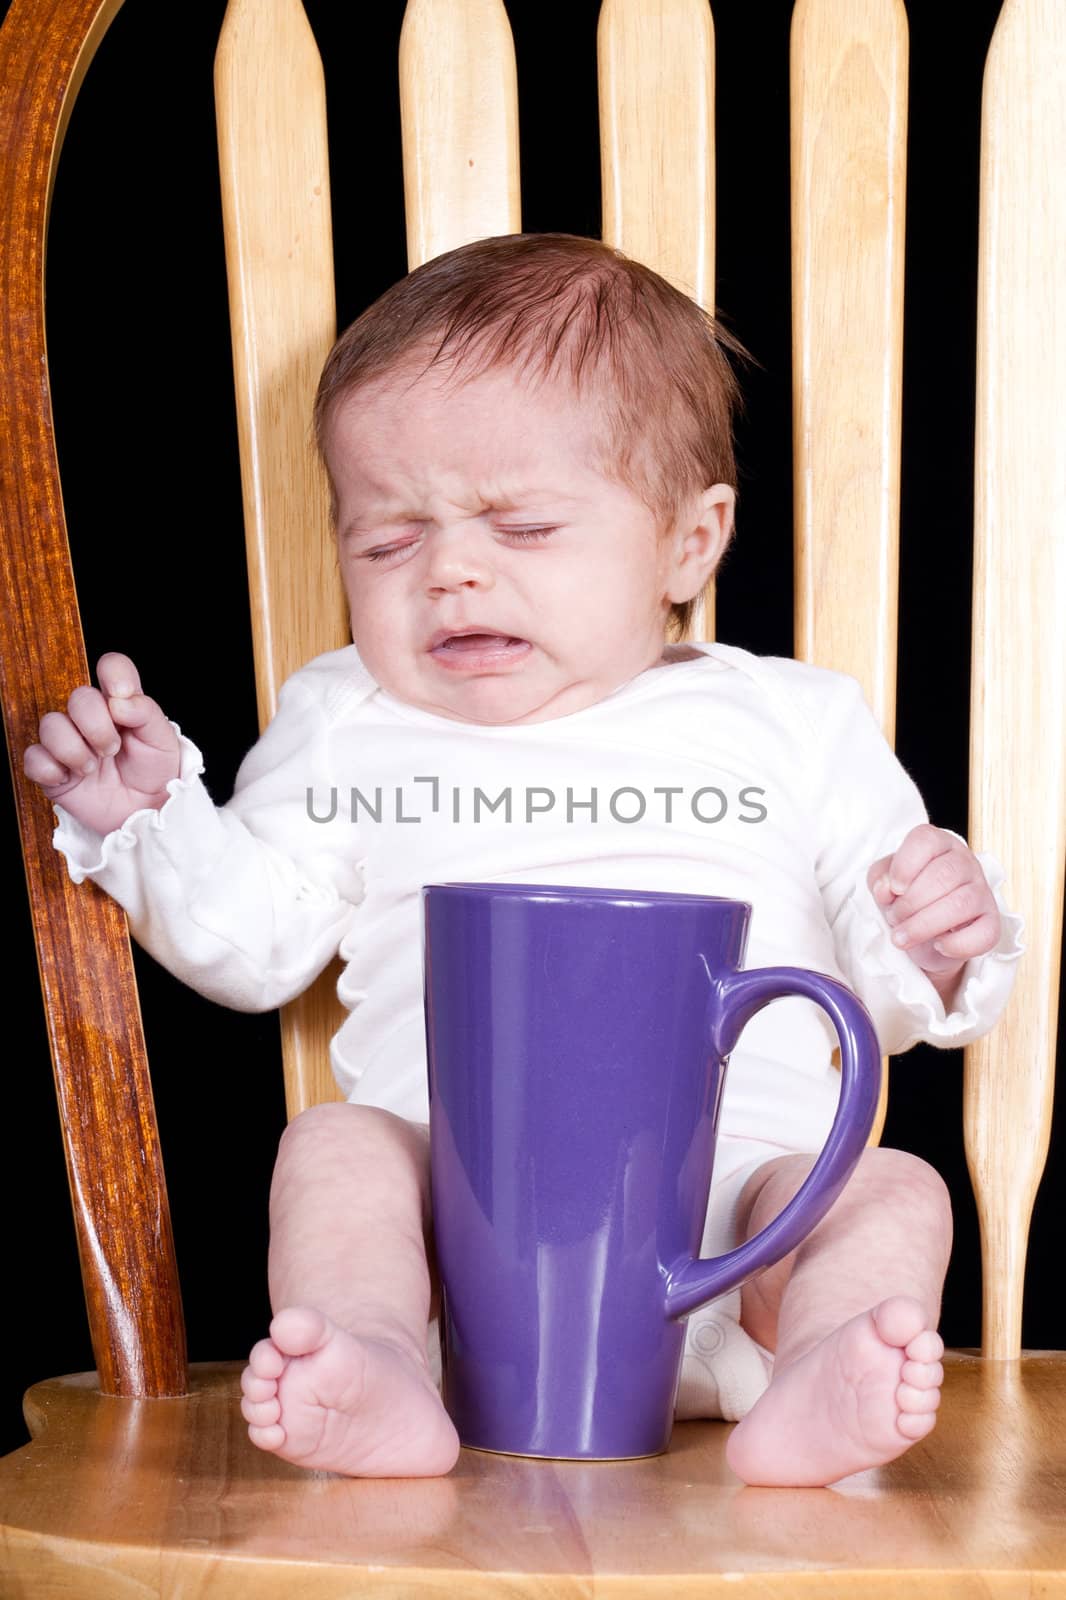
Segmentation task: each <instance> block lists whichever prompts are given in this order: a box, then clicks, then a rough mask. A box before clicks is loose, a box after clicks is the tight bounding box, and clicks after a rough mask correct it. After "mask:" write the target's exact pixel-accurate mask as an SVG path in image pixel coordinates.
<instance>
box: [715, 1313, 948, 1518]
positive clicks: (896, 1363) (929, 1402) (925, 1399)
mask: <svg viewBox="0 0 1066 1600" xmlns="http://www.w3.org/2000/svg"><path fill="white" fill-rule="evenodd" d="M943 1353H944V1343H943V1340H942V1339H941V1338H940V1335H939V1334H938V1333H936V1332H935V1331H934V1330H933V1329H932V1328H929V1327H927V1326H926V1319H925V1313H924V1312H923V1311H922V1308H921V1306H920V1305H919V1303H918V1301H917V1300H913V1299H911V1298H910V1296H909V1295H894V1296H893V1297H892V1299H890V1300H882V1302H881V1304H880V1305H878V1306H874V1308H873V1309H872V1310H871V1311H864V1312H862V1313H861V1315H859V1316H857V1317H853V1318H852V1319H851V1321H850V1322H845V1323H844V1325H843V1327H840V1328H837V1329H836V1331H835V1332H834V1333H831V1334H829V1335H827V1337H826V1338H824V1339H823V1340H822V1341H821V1343H820V1344H817V1345H815V1347H814V1349H813V1350H808V1351H807V1353H806V1355H804V1356H801V1357H800V1358H799V1360H798V1361H795V1362H793V1363H792V1365H791V1366H788V1367H786V1368H785V1369H784V1370H783V1371H781V1372H777V1373H775V1375H774V1378H773V1382H772V1383H771V1384H770V1387H769V1388H768V1389H767V1391H766V1393H765V1394H764V1395H763V1396H762V1397H761V1399H759V1400H758V1401H757V1402H756V1404H755V1405H754V1406H753V1407H752V1409H751V1410H750V1411H749V1412H748V1414H747V1416H746V1417H744V1418H743V1420H742V1421H740V1422H738V1423H737V1426H736V1427H735V1428H734V1429H733V1432H732V1433H731V1435H730V1437H729V1440H728V1442H727V1444H726V1459H727V1460H728V1462H729V1465H730V1466H731V1467H732V1469H733V1471H734V1472H735V1473H736V1474H737V1476H738V1477H740V1478H743V1480H744V1482H745V1483H752V1484H770V1485H789V1486H792V1487H800V1486H808V1487H810V1486H813V1485H819V1484H829V1483H835V1482H836V1481H837V1479H838V1478H846V1477H847V1476H848V1474H849V1473H852V1472H862V1471H864V1470H865V1469H866V1468H867V1467H876V1466H882V1465H883V1464H884V1463H885V1462H886V1461H893V1460H894V1459H895V1458H896V1456H899V1455H902V1454H903V1452H904V1450H909V1449H910V1447H911V1445H912V1444H914V1443H915V1441H916V1440H918V1439H924V1438H925V1436H926V1434H927V1433H931V1432H932V1430H933V1427H934V1426H935V1424H936V1408H937V1406H938V1405H939V1404H940V1385H941V1383H943V1381H944V1369H943V1367H942V1366H941V1364H940V1357H941V1356H942V1355H943Z"/></svg>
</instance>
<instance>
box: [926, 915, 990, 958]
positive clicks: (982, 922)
mask: <svg viewBox="0 0 1066 1600" xmlns="http://www.w3.org/2000/svg"><path fill="white" fill-rule="evenodd" d="M999 935H1000V917H999V913H998V911H995V912H993V911H986V912H985V913H984V914H983V915H982V916H980V917H975V918H974V920H973V921H972V922H969V923H967V925H966V926H965V927H964V928H955V929H954V930H953V931H952V932H951V933H942V934H941V935H940V937H939V939H937V940H936V944H935V948H936V949H937V950H938V951H939V952H940V954H941V955H943V956H952V957H953V958H954V959H955V960H956V961H969V960H970V958H971V956H983V955H984V954H985V952H986V951H988V950H994V949H995V948H996V945H997V944H998V943H999Z"/></svg>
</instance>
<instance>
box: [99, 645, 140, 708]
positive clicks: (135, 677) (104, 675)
mask: <svg viewBox="0 0 1066 1600" xmlns="http://www.w3.org/2000/svg"><path fill="white" fill-rule="evenodd" d="M96 681H97V683H99V685H100V690H101V693H102V694H105V695H106V696H107V697H108V699H109V700H110V699H111V698H113V697H117V698H118V699H120V700H126V699H129V697H130V696H131V695H135V694H140V692H141V675H140V673H139V672H138V671H137V668H136V667H135V666H134V665H133V662H132V661H131V660H130V658H129V656H124V655H121V654H120V653H119V652H118V651H117V650H109V651H108V652H107V654H106V655H102V656H101V657H100V659H99V661H98V662H97V663H96Z"/></svg>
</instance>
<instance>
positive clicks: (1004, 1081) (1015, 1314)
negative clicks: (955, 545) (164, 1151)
mask: <svg viewBox="0 0 1066 1600" xmlns="http://www.w3.org/2000/svg"><path fill="white" fill-rule="evenodd" d="M1064 152H1066V10H1064V9H1063V6H1062V4H1061V0H1006V3H1005V5H1004V7H1003V10H1002V12H1001V13H1000V17H999V21H998V23H997V25H996V30H995V34H994V35H993V39H992V44H991V48H990V50H989V54H988V60H987V62H986V65H985V80H984V98H983V106H982V127H981V212H980V228H979V257H978V328H977V337H978V345H977V428H976V469H975V521H976V525H975V529H974V580H973V655H972V678H971V696H972V705H971V723H970V772H971V785H970V822H969V830H970V838H971V841H972V843H973V847H974V848H975V849H979V848H981V847H982V846H987V847H988V848H989V849H991V850H994V851H995V852H996V854H997V855H998V856H999V858H1000V860H1001V861H1002V863H1003V866H1004V869H1005V872H1006V882H1007V886H1008V889H1009V893H1010V899H1011V902H1012V904H1014V905H1016V906H1017V908H1018V910H1019V911H1020V913H1021V914H1022V915H1023V916H1024V917H1025V922H1026V945H1027V951H1026V956H1025V959H1024V960H1023V961H1022V963H1021V969H1020V972H1019V974H1018V979H1017V982H1016V985H1015V989H1014V992H1013V994H1012V996H1011V999H1010V1001H1009V1003H1008V1010H1007V1013H1006V1016H1005V1018H1004V1019H1003V1021H1001V1022H1000V1024H999V1026H998V1027H997V1028H995V1029H994V1030H993V1032H992V1033H991V1034H989V1035H987V1036H986V1037H985V1038H984V1039H981V1040H979V1041H978V1042H977V1043H976V1044H973V1045H971V1046H970V1047H969V1049H968V1050H967V1052H966V1088H965V1112H964V1126H965V1137H966V1150H967V1159H968V1161H969V1164H970V1172H971V1176H972V1178H973V1183H974V1189H975V1193H976V1196H977V1206H978V1214H979V1217H980V1221H981V1236H982V1251H983V1259H984V1318H983V1322H984V1332H983V1350H984V1354H985V1355H987V1356H991V1357H995V1358H999V1359H1013V1358H1015V1357H1016V1356H1017V1355H1018V1352H1019V1349H1020V1346H1021V1317H1022V1290H1023V1279H1024V1270H1025V1253H1026V1239H1027V1234H1028V1229H1029V1221H1030V1216H1031V1212H1032V1207H1033V1199H1034V1196H1035V1194H1036V1189H1037V1185H1038V1183H1039V1182H1040V1176H1041V1173H1042V1172H1043V1168H1044V1162H1045V1159H1046V1157H1047V1149H1048V1138H1049V1133H1050V1128H1051V1105H1052V1093H1053V1086H1054V1068H1055V1017H1056V998H1057V995H1058V987H1059V977H1060V973H1059V952H1060V949H1061V942H1062V893H1063V871H1064V866H1066V626H1064V624H1063V618H1064V616H1066V447H1064V444H1063V418H1064V417H1066V159H1064Z"/></svg>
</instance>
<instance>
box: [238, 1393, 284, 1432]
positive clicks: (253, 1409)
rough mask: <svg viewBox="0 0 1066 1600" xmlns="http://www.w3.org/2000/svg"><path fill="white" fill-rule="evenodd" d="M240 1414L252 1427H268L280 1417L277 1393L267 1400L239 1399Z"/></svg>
mask: <svg viewBox="0 0 1066 1600" xmlns="http://www.w3.org/2000/svg"><path fill="white" fill-rule="evenodd" d="M241 1416H242V1417H243V1418H244V1420H245V1422H247V1423H248V1424H249V1425H250V1426H251V1427H253V1428H269V1427H271V1426H272V1424H273V1423H275V1422H278V1421H280V1419H281V1402H280V1401H279V1399H278V1397H277V1395H275V1396H274V1397H273V1398H272V1399H269V1400H249V1398H248V1396H247V1395H245V1396H244V1398H243V1399H242V1400H241Z"/></svg>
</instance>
